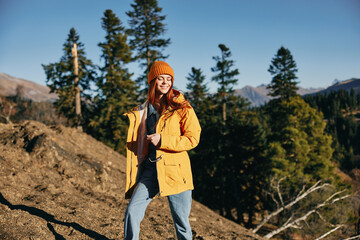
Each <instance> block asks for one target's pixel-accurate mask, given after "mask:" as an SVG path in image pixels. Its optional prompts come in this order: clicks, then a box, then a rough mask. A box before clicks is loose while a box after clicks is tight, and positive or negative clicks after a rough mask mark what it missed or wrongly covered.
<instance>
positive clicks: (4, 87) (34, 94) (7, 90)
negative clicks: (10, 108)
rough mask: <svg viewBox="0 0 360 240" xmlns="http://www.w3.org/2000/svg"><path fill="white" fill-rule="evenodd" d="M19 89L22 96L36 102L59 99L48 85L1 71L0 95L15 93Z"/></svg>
mask: <svg viewBox="0 0 360 240" xmlns="http://www.w3.org/2000/svg"><path fill="white" fill-rule="evenodd" d="M17 89H19V90H20V93H21V96H22V97H24V98H27V99H31V100H33V101H35V102H53V101H55V100H56V99H57V95H56V94H54V93H50V89H49V88H48V87H46V86H43V85H40V84H37V83H34V82H31V81H28V80H25V79H21V78H16V77H13V76H10V75H8V74H5V73H1V72H0V96H10V95H15V94H16V92H17Z"/></svg>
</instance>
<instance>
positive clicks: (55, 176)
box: [0, 121, 261, 240]
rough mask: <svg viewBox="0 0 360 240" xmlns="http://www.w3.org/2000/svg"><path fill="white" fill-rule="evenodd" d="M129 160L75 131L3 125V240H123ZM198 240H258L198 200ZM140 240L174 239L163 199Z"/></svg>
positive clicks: (195, 233) (0, 145) (0, 173)
mask: <svg viewBox="0 0 360 240" xmlns="http://www.w3.org/2000/svg"><path fill="white" fill-rule="evenodd" d="M125 167H126V163H125V158H124V157H123V156H122V155H120V154H119V153H117V152H115V151H113V150H112V149H111V148H109V147H107V146H105V145H104V144H102V143H100V142H98V141H96V140H95V139H93V138H92V137H90V136H89V135H87V134H85V133H82V132H79V131H77V130H76V129H71V128H65V127H63V126H45V125H43V124H41V123H39V122H34V121H27V122H24V123H22V124H11V125H5V124H0V239H16V240H18V239H32V240H35V239H41V240H42V239H46V240H47V239H56V240H58V239H76V240H79V239H100V240H101V239H123V232H124V230H123V216H124V212H125V209H126V206H127V203H128V200H125V199H124V187H125V183H124V181H125ZM190 221H191V225H192V229H193V239H244V240H247V239H261V238H260V237H259V236H257V235H254V234H252V233H251V232H250V231H249V230H247V229H245V228H243V227H242V226H240V225H238V224H236V223H234V222H231V221H229V220H227V219H225V218H223V217H221V216H219V215H218V214H216V213H215V212H213V211H211V210H210V209H208V208H207V207H205V206H204V205H202V204H200V203H198V202H196V201H193V205H192V211H191V216H190ZM140 239H176V236H175V231H174V227H173V223H172V218H171V214H170V210H169V206H168V203H167V199H166V198H158V199H155V200H153V201H152V202H151V203H150V205H149V207H148V209H147V212H146V216H145V219H144V220H143V222H142V225H141V232H140Z"/></svg>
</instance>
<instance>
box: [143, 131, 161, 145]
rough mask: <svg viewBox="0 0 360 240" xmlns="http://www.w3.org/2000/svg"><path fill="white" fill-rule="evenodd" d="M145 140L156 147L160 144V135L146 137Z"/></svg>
mask: <svg viewBox="0 0 360 240" xmlns="http://www.w3.org/2000/svg"><path fill="white" fill-rule="evenodd" d="M146 139H147V140H149V141H150V142H151V143H152V144H154V146H157V145H158V144H159V143H160V139H161V135H160V134H159V133H154V134H151V135H146Z"/></svg>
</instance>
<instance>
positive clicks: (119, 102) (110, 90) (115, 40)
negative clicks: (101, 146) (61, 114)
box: [90, 10, 137, 153]
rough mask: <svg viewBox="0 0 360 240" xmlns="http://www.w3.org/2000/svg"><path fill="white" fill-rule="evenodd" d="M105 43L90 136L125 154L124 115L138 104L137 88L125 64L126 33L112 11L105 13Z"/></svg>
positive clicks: (127, 54)
mask: <svg viewBox="0 0 360 240" xmlns="http://www.w3.org/2000/svg"><path fill="white" fill-rule="evenodd" d="M102 21H103V22H102V28H103V29H104V30H105V31H106V36H105V42H102V43H99V47H100V48H101V50H102V55H101V58H102V60H103V61H104V65H103V66H102V67H100V71H101V76H100V77H99V78H98V80H97V86H98V87H99V93H98V95H97V96H96V97H95V100H94V103H95V104H94V105H95V106H94V116H93V117H92V119H91V122H90V126H91V128H92V129H91V133H92V135H93V136H95V137H96V138H97V139H99V140H101V141H102V142H104V143H105V144H107V145H109V146H111V147H112V148H114V149H115V150H116V151H120V152H122V153H124V152H125V142H126V129H127V121H126V118H125V117H124V116H123V114H124V113H125V112H127V111H128V110H129V108H131V107H133V106H135V105H136V104H137V85H136V83H135V82H134V81H132V80H131V79H130V78H131V76H132V74H130V73H129V71H128V69H127V68H125V65H126V64H127V63H129V62H130V61H131V51H130V47H129V45H128V44H127V34H126V33H125V29H124V27H123V26H122V24H121V21H120V19H119V18H118V17H116V15H115V14H114V13H113V12H112V11H111V10H106V11H105V12H104V17H103V18H102Z"/></svg>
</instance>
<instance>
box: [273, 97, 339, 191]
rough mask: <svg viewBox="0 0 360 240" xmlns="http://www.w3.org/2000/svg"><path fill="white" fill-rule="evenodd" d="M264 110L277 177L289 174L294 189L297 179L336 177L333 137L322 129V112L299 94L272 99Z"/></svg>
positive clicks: (305, 180)
mask: <svg viewBox="0 0 360 240" xmlns="http://www.w3.org/2000/svg"><path fill="white" fill-rule="evenodd" d="M267 111H268V114H269V116H270V118H269V127H270V129H271V132H270V136H269V143H270V152H269V153H270V154H269V157H270V159H271V161H272V164H273V173H274V174H275V175H276V176H278V177H283V176H291V179H290V182H291V184H290V185H291V186H292V187H293V188H294V191H297V190H298V188H299V187H296V183H299V182H305V183H312V182H314V181H317V180H320V179H332V180H334V181H335V179H334V177H333V175H334V174H333V169H334V166H333V164H332V163H331V157H332V153H333V149H332V147H331V143H332V138H331V136H329V135H328V134H326V133H325V131H324V130H325V127H326V123H325V122H324V121H323V115H322V114H321V113H320V112H318V111H317V110H316V109H314V108H311V107H310V106H309V105H308V104H307V103H306V102H305V101H304V100H303V99H302V98H301V97H298V96H297V97H292V98H290V99H288V100H281V99H275V100H273V101H271V102H270V103H269V104H268V106H267Z"/></svg>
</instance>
